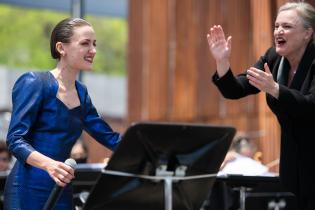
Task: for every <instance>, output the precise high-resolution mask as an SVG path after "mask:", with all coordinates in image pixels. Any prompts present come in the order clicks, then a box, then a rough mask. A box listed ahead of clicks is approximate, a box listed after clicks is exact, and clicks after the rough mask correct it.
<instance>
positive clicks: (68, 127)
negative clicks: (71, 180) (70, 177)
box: [4, 72, 120, 210]
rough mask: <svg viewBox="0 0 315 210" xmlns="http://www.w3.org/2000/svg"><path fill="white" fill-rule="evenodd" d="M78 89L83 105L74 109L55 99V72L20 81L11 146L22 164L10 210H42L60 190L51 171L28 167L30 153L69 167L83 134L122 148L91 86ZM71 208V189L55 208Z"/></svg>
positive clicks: (10, 188) (9, 190)
mask: <svg viewBox="0 0 315 210" xmlns="http://www.w3.org/2000/svg"><path fill="white" fill-rule="evenodd" d="M75 85H76V89H77V92H78V96H79V98H80V103H81V104H80V106H78V107H75V108H73V109H69V108H68V107H67V106H66V105H65V104H64V103H63V102H62V101H61V100H59V99H58V98H57V97H56V95H57V92H58V87H59V86H58V81H57V80H56V79H55V78H54V76H53V75H52V74H51V73H50V72H41V73H39V72H37V73H35V72H29V73H25V74H23V75H22V76H21V77H20V78H19V79H18V80H17V81H16V83H15V85H14V87H13V92H12V101H13V110H12V117H11V122H10V127H9V130H8V135H7V144H8V147H9V150H10V151H11V152H12V153H13V154H14V156H15V157H16V158H17V161H16V163H15V165H14V167H13V169H12V171H11V173H10V175H9V176H8V178H7V182H6V186H5V193H4V196H5V198H4V199H5V201H4V203H5V204H4V205H5V209H8V210H15V209H23V210H37V209H38V210H42V209H43V206H44V204H45V202H46V201H47V199H48V196H49V194H50V192H51V190H52V189H53V187H54V185H55V182H54V181H53V179H52V178H51V177H50V176H49V174H48V173H47V172H46V171H44V170H42V169H39V168H36V167H33V166H31V165H29V164H27V163H26V159H27V157H28V156H29V155H30V153H31V152H33V151H38V152H40V153H42V154H44V155H46V156H48V157H51V158H52V159H54V160H58V161H62V162H64V161H65V160H66V159H67V158H69V156H70V152H71V148H72V146H73V145H74V143H75V142H76V140H77V139H78V138H79V137H80V135H81V133H82V130H85V131H87V132H88V133H89V134H90V135H91V136H92V137H94V138H95V139H96V140H97V141H98V142H100V143H101V144H103V145H104V146H106V147H108V148H110V149H115V148H116V146H117V145H118V143H119V141H120V135H119V134H118V133H116V132H113V130H112V129H111V128H110V126H109V125H108V124H107V123H106V122H105V121H104V120H103V119H102V118H101V117H100V116H99V115H98V113H97V112H96V109H95V108H94V106H93V104H92V102H91V99H90V97H89V95H88V92H87V89H86V87H85V86H84V85H83V84H82V83H80V82H79V81H76V84H75ZM72 208H73V207H72V187H71V184H69V185H68V186H67V187H65V189H64V190H63V193H62V195H61V196H60V198H59V200H58V202H57V204H56V206H55V208H54V209H56V210H57V209H58V210H71V209H72Z"/></svg>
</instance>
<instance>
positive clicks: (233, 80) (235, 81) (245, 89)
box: [212, 48, 274, 99]
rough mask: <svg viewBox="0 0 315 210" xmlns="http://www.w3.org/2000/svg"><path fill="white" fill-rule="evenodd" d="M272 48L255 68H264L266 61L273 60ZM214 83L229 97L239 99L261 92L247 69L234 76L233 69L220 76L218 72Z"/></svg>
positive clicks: (213, 77) (214, 77)
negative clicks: (251, 82)
mask: <svg viewBox="0 0 315 210" xmlns="http://www.w3.org/2000/svg"><path fill="white" fill-rule="evenodd" d="M272 50H273V49H272V48H270V49H268V50H267V52H266V53H265V54H264V55H263V56H261V57H260V59H259V60H258V61H257V62H256V63H255V64H254V65H253V66H254V67H255V68H258V69H261V70H264V63H266V62H267V63H268V64H269V62H268V60H272V58H271V57H272V55H273V54H274V53H273V52H272ZM212 81H213V83H214V84H215V85H216V86H217V88H218V89H219V91H220V92H221V94H222V95H223V96H224V97H225V98H228V99H239V98H242V97H245V96H248V95H251V94H256V93H259V92H260V90H259V89H257V88H256V87H254V86H252V85H251V84H250V83H249V81H248V79H247V77H246V71H245V72H244V73H242V74H239V75H237V76H234V75H233V73H232V71H231V69H229V71H228V72H227V73H226V74H225V75H224V76H222V77H220V78H219V76H218V74H217V72H216V73H215V74H214V75H213V76H212Z"/></svg>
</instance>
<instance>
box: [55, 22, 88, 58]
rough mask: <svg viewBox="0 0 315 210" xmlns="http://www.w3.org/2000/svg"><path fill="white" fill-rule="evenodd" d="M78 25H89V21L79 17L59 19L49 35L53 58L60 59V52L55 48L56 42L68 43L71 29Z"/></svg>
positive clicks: (71, 34) (71, 33)
mask: <svg viewBox="0 0 315 210" xmlns="http://www.w3.org/2000/svg"><path fill="white" fill-rule="evenodd" d="M80 26H91V24H90V23H89V22H87V21H86V20H83V19H81V18H67V19H64V20H62V21H60V22H59V23H58V24H57V25H56V26H55V28H54V29H53V31H52V33H51V37H50V52H51V56H52V57H53V58H54V59H60V53H59V52H58V50H57V49H56V43H57V42H62V43H69V42H70V38H71V37H72V36H73V29H74V28H75V27H80Z"/></svg>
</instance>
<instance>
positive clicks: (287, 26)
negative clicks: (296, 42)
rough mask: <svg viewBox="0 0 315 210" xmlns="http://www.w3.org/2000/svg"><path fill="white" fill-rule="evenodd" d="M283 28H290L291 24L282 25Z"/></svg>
mask: <svg viewBox="0 0 315 210" xmlns="http://www.w3.org/2000/svg"><path fill="white" fill-rule="evenodd" d="M283 28H286V29H289V28H292V26H291V25H284V26H283Z"/></svg>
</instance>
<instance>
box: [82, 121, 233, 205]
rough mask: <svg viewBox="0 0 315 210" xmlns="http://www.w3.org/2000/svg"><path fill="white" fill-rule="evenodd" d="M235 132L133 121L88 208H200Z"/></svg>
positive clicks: (92, 192)
mask: <svg viewBox="0 0 315 210" xmlns="http://www.w3.org/2000/svg"><path fill="white" fill-rule="evenodd" d="M234 134H235V129H234V128H232V127H219V126H209V125H196V124H170V123H139V124H135V125H133V126H131V127H130V128H129V129H128V130H127V131H126V133H125V135H124V137H123V140H122V142H121V143H120V145H119V147H118V148H117V150H116V151H115V153H114V154H113V156H112V158H111V160H110V161H109V163H108V166H107V167H106V170H104V171H103V172H102V175H101V176H100V178H99V179H98V182H97V184H96V185H95V186H94V188H93V190H92V191H91V194H90V196H89V197H88V199H87V202H86V204H85V206H84V209H88V210H101V209H102V210H103V209H106V210H125V209H128V210H133V209H134V210H161V209H164V208H165V209H167V210H169V209H176V210H177V209H178V210H186V209H187V210H194V209H198V210H199V209H200V207H201V206H202V204H203V202H204V201H205V200H206V198H207V196H208V194H209V193H210V191H211V187H212V186H213V183H214V181H215V178H216V175H217V172H218V170H219V168H220V165H221V163H222V161H223V159H224V157H225V155H226V152H227V151H228V149H229V146H230V144H231V141H232V138H233V136H234ZM162 181H164V183H163V182H162Z"/></svg>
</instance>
